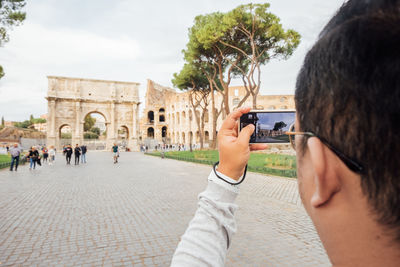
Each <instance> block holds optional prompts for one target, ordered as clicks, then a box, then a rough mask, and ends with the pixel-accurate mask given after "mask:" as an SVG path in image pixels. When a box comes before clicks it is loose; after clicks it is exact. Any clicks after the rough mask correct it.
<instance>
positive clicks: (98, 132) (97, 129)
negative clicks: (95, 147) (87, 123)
mask: <svg viewBox="0 0 400 267" xmlns="http://www.w3.org/2000/svg"><path fill="white" fill-rule="evenodd" d="M90 132H92V133H95V134H97V135H100V128H99V127H92V128H90Z"/></svg>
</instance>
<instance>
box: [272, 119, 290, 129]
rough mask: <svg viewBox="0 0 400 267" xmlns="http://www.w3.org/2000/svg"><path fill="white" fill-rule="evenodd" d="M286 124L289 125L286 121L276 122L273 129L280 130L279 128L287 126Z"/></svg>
mask: <svg viewBox="0 0 400 267" xmlns="http://www.w3.org/2000/svg"><path fill="white" fill-rule="evenodd" d="M286 126H287V125H286V123H285V122H283V121H280V122H275V125H274V129H273V131H279V130H281V129H283V128H285V127H286Z"/></svg>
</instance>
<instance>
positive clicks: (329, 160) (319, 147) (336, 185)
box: [307, 137, 340, 208]
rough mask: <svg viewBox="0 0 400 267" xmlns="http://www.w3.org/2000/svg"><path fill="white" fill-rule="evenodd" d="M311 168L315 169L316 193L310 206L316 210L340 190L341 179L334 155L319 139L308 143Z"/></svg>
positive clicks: (314, 138)
mask: <svg viewBox="0 0 400 267" xmlns="http://www.w3.org/2000/svg"><path fill="white" fill-rule="evenodd" d="M307 146H308V151H309V153H310V159H311V166H312V167H313V169H314V185H315V186H314V192H313V195H312V197H311V201H310V204H311V206H313V207H314V208H317V207H320V206H322V205H324V204H326V203H328V202H329V201H330V200H331V199H332V197H333V196H334V195H335V194H336V193H337V192H338V191H339V190H340V179H339V177H338V174H337V172H336V171H335V168H336V165H335V164H336V161H335V156H334V154H333V153H332V152H331V151H330V150H329V149H328V148H327V147H326V146H325V145H324V144H323V143H322V142H321V141H320V140H319V139H318V138H317V137H311V138H309V139H308V141H307Z"/></svg>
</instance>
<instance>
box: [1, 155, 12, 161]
mask: <svg viewBox="0 0 400 267" xmlns="http://www.w3.org/2000/svg"><path fill="white" fill-rule="evenodd" d="M10 161H11V157H10V155H0V163H3V162H10Z"/></svg>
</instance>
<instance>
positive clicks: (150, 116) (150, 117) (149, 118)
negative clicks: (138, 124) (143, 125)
mask: <svg viewBox="0 0 400 267" xmlns="http://www.w3.org/2000/svg"><path fill="white" fill-rule="evenodd" d="M147 122H148V123H154V112H153V111H149V112H147Z"/></svg>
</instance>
